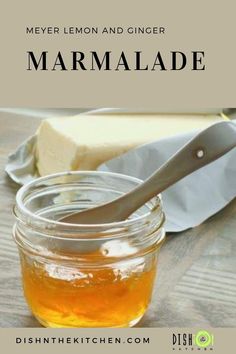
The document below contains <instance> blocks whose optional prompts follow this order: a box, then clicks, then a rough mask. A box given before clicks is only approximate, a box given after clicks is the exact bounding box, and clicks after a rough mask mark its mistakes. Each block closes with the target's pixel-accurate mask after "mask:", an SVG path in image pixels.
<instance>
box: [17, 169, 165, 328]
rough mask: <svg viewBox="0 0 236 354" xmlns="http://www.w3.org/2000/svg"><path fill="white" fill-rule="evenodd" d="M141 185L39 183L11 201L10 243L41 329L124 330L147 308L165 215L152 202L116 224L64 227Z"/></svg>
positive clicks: (100, 179) (73, 177) (103, 179)
mask: <svg viewBox="0 0 236 354" xmlns="http://www.w3.org/2000/svg"><path fill="white" fill-rule="evenodd" d="M141 182H142V181H141V180H139V179H136V178H133V177H129V176H125V175H121V174H115V173H108V172H65V173H60V174H54V175H50V176H46V177H42V178H38V179H36V180H35V181H33V182H30V183H28V184H27V185H25V186H23V187H22V188H21V189H20V190H19V191H18V193H17V196H16V206H15V216H16V219H17V221H16V223H15V225H14V230H13V234H14V239H15V241H16V243H17V245H18V248H19V253H20V260H21V269H22V279H23V289H24V294H25V297H26V300H27V302H28V305H29V307H30V309H31V311H32V313H33V314H34V316H35V317H36V318H37V319H38V321H39V322H40V323H41V324H42V325H43V326H46V327H131V326H134V325H135V324H136V323H137V322H138V321H139V320H140V319H141V318H142V316H143V315H144V313H145V311H146V309H147V307H148V304H149V303H150V300H151V295H152V290H153V284H154V279H155V275H156V268H157V257H158V251H159V249H160V246H161V244H162V242H163V240H164V237H165V233H164V229H163V221H164V214H163V211H162V205H161V200H160V197H159V196H157V197H155V198H153V199H152V200H150V201H149V202H148V203H146V204H145V205H144V206H143V207H141V208H140V209H139V210H137V211H136V212H135V213H134V214H133V215H131V217H130V218H129V219H127V220H125V221H122V222H114V223H107V224H92V223H91V224H68V223H64V222H62V221H60V220H61V219H62V218H63V217H65V216H67V215H69V214H71V213H74V212H77V211H79V210H83V209H85V208H90V207H93V206H96V205H99V204H103V203H106V202H108V201H110V200H112V199H115V198H117V197H119V196H121V195H122V194H124V193H126V192H128V191H129V190H131V189H132V188H135V187H136V186H137V185H139V184H140V183H141Z"/></svg>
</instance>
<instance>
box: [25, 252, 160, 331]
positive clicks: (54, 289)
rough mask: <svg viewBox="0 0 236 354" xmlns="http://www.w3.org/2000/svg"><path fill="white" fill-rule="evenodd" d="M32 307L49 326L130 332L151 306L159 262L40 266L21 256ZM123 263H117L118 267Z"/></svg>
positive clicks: (43, 264) (39, 263)
mask: <svg viewBox="0 0 236 354" xmlns="http://www.w3.org/2000/svg"><path fill="white" fill-rule="evenodd" d="M21 263H22V274H23V286H24V292H25V296H26V299H27V301H28V304H29V306H30V308H31V310H32V312H33V314H34V315H35V316H36V318H37V319H38V320H39V321H40V322H41V323H42V324H43V325H44V326H46V327H129V326H132V325H134V324H135V323H137V322H138V320H139V319H140V318H141V317H142V316H143V314H144V313H145V311H146V309H147V306H148V304H149V301H150V298H151V293H152V288H153V283H154V278H155V273H156V257H155V256H151V257H150V258H149V262H148V263H149V265H148V267H147V264H146V261H144V259H143V260H142V259H134V260H131V261H130V262H129V263H127V264H126V263H122V264H121V263H120V266H119V265H116V266H115V265H114V266H111V265H109V266H107V267H106V266H103V267H102V268H98V267H97V268H96V267H94V268H93V267H90V268H87V269H86V268H85V267H83V268H80V267H79V266H78V268H76V267H75V266H74V265H73V267H72V266H71V267H68V266H66V267H65V266H64V265H61V264H60V263H59V262H58V263H57V264H54V263H53V262H51V263H48V262H47V263H46V262H45V263H42V262H40V261H38V260H31V259H30V258H29V257H28V256H26V255H24V254H23V255H22V256H21ZM118 264H119V263H118Z"/></svg>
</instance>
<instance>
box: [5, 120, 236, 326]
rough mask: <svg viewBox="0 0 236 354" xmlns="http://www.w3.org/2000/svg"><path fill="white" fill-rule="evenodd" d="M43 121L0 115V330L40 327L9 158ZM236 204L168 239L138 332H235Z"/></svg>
mask: <svg viewBox="0 0 236 354" xmlns="http://www.w3.org/2000/svg"><path fill="white" fill-rule="evenodd" d="M38 125H39V119H37V118H34V119H32V118H30V117H22V116H17V115H16V114H9V113H0V201H1V203H0V327H40V325H39V324H38V322H37V321H36V320H35V319H34V318H33V317H32V315H31V314H30V311H29V310H28V308H27V305H26V303H25V300H24V297H23V293H22V288H21V279H20V267H19V259H18V254H17V249H16V246H15V244H14V242H13V240H12V235H11V232H12V231H11V230H12V226H13V223H14V219H13V216H12V206H13V204H14V196H15V192H16V190H17V188H18V186H17V185H16V184H14V183H13V182H12V181H10V180H9V179H8V177H7V176H6V175H5V173H4V166H5V163H6V159H7V155H8V154H9V153H10V152H12V151H13V150H14V149H15V148H16V147H17V145H18V144H19V143H20V142H22V141H23V140H24V139H25V138H27V137H28V136H29V135H30V134H32V133H33V132H35V130H36V128H37V126H38ZM235 216H236V200H234V201H233V202H232V203H231V204H230V205H228V206H227V207H226V208H225V209H224V210H222V211H221V212H219V213H218V214H217V215H215V216H214V217H212V218H210V219H209V220H208V221H207V222H205V223H204V224H202V225H200V226H198V227H196V228H195V229H192V230H189V231H187V232H183V233H180V234H178V235H168V237H167V241H166V242H165V244H164V246H163V248H162V250H161V254H160V261H159V271H158V281H157V282H156V286H155V291H154V295H153V301H152V304H151V306H150V308H149V310H148V312H147V314H146V316H145V317H144V318H143V320H142V321H141V322H140V323H139V326H140V327H175V326H176V327H178V326H179V327H190V326H195V327H201V328H204V327H208V326H212V327H235V326H236V272H235V271H236V231H235V230H236V217H235Z"/></svg>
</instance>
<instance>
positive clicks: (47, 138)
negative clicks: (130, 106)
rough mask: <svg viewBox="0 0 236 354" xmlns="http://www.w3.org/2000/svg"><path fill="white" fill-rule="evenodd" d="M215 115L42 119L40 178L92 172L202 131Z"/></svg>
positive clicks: (38, 151)
mask: <svg viewBox="0 0 236 354" xmlns="http://www.w3.org/2000/svg"><path fill="white" fill-rule="evenodd" d="M221 119H222V118H221V117H220V116H217V115H173V114H172V115H158V114H146V115H144V114H126V115H125V114H104V115H77V116H73V117H63V118H62V117H58V118H49V119H46V120H43V121H42V123H41V125H40V127H39V130H38V132H37V135H38V137H37V153H36V156H37V168H38V171H39V174H40V175H41V176H44V175H48V174H51V173H56V172H62V171H69V170H95V169H96V168H97V167H98V166H99V165H100V164H101V163H103V162H105V161H107V160H109V159H112V158H114V157H116V156H118V155H121V154H122V153H125V152H126V151H128V150H130V149H132V148H135V147H137V146H139V145H142V144H145V143H148V142H151V141H154V140H157V139H159V138H163V137H167V136H171V135H174V134H177V133H184V132H187V131H190V130H193V129H200V128H205V127H207V126H208V125H210V124H212V123H214V122H216V121H219V120H221Z"/></svg>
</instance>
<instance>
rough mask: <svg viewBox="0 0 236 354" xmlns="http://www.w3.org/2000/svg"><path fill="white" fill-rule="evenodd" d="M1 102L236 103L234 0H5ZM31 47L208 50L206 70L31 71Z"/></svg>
mask: <svg viewBox="0 0 236 354" xmlns="http://www.w3.org/2000/svg"><path fill="white" fill-rule="evenodd" d="M1 4H2V6H1V14H0V16H1V18H0V36H1V37H0V40H1V61H0V62H1V66H0V77H1V85H0V90H1V91H0V106H2V107H3V106H5V107H6V106H11V107H14V106H21V107H22V106H26V107H29V106H31V107H36V106H38V107H79V106H80V107H81V106H83V107H104V106H105V107H134V108H138V107H141V108H149V109H150V108H151V107H156V108H157V107H158V108H159V109H161V108H163V107H164V108H166V107H171V108H172V109H175V108H178V107H186V108H188V107H192V106H194V107H199V108H200V107H232V106H235V102H236V100H235V75H234V73H235V45H234V43H235V26H234V21H235V11H234V9H233V7H234V8H235V1H234V0H225V1H221V0H208V1H205V0H199V1H197V2H196V1H193V0H181V1H172V0H165V1H157V0H146V1H142V2H141V1H136V0H129V1H126V0H120V1H119V2H118V1H109V0H100V1H92V0H87V1H80V0H68V1H58V0H51V1H47V0H41V1H40V2H36V1H31V0H22V1H14V0H4V1H3V0H2V1H1ZM35 25H37V26H127V25H128V26H138V25H140V26H142V25H144V26H165V27H166V34H165V35H162V36H158V35H156V36H155V35H153V36H136V37H133V36H127V35H126V36H124V35H122V36H118V35H117V36H78V35H74V36H73V35H72V36H63V35H59V36H47V35H45V36H43V35H38V36H30V35H26V34H25V28H26V26H35ZM28 50H33V51H35V53H36V51H37V50H38V51H39V52H41V51H42V50H48V51H49V52H50V53H52V54H55V53H57V51H58V50H61V51H62V52H63V54H64V57H65V58H66V57H67V59H68V53H69V52H70V51H71V50H82V51H85V52H86V51H90V50H96V51H97V52H98V53H102V52H103V51H106V50H112V51H113V53H114V55H118V54H119V53H120V52H121V51H122V50H124V51H126V53H127V57H131V53H132V52H133V51H135V50H143V52H145V53H146V55H147V58H149V59H151V58H153V57H155V53H156V51H158V50H160V51H162V52H163V53H165V52H169V51H170V50H180V51H181V50H182V51H184V52H189V51H191V50H205V53H206V54H205V55H206V59H205V62H206V70H205V71H195V72H193V71H192V72H191V71H189V70H186V71H176V72H173V71H166V72H158V71H156V72H151V71H148V72H147V71H143V72H135V71H131V72H122V71H120V72H116V71H102V72H99V71H86V72H82V71H79V72H73V71H68V72H60V71H56V72H55V71H54V72H53V71H47V72H45V71H41V72H38V71H27V70H26V67H27V55H26V52H27V51H28Z"/></svg>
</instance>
